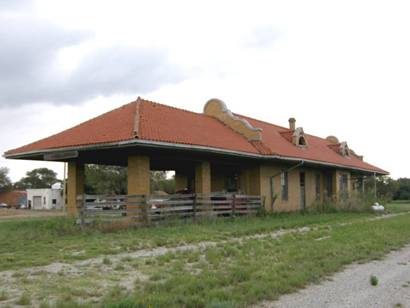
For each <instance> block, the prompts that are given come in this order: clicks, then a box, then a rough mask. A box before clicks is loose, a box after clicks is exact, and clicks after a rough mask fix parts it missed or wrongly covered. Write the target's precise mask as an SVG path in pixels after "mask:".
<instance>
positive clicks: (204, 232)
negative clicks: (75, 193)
mask: <svg viewBox="0 0 410 308" xmlns="http://www.w3.org/2000/svg"><path fill="white" fill-rule="evenodd" d="M369 215H371V214H352V213H350V214H349V213H336V214H309V215H303V214H276V215H271V216H266V217H252V218H236V219H235V220H222V219H221V220H216V221H208V222H203V223H197V224H192V223H181V224H177V225H174V226H161V227H155V228H139V229H128V230H119V231H113V232H108V233H107V232H103V231H100V230H96V229H86V230H81V229H80V228H79V227H78V226H77V225H75V222H74V220H72V219H69V218H65V217H49V218H42V219H40V218H32V219H26V220H13V221H0V243H2V245H0V258H1V262H0V270H7V269H22V268H24V267H32V266H40V265H47V264H50V263H52V262H73V261H76V260H83V259H88V258H92V257H97V256H101V255H111V254H117V253H120V252H127V251H135V250H138V249H143V248H153V247H158V246H176V245H180V244H186V243H196V242H200V241H217V240H221V239H227V238H230V237H235V236H243V235H248V234H255V233H263V232H270V231H274V230H277V229H279V228H294V227H300V226H305V225H313V224H319V225H320V224H327V223H336V222H344V221H351V220H352V219H356V220H357V219H364V218H366V217H369ZM28 251H29V252H30V253H27V252H28Z"/></svg>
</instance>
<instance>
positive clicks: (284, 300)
mask: <svg viewBox="0 0 410 308" xmlns="http://www.w3.org/2000/svg"><path fill="white" fill-rule="evenodd" d="M371 277H375V278H373V281H374V284H375V285H374V286H372V285H371V281H372V280H371V279H372V278H371ZM376 283H377V284H376ZM409 288H410V245H407V246H406V247H404V248H402V249H400V250H398V251H394V252H392V253H390V254H389V255H387V256H386V258H385V259H383V260H381V261H373V262H369V263H366V264H353V265H349V266H348V267H347V268H346V269H345V270H344V271H343V272H340V273H337V274H336V275H334V276H332V278H331V279H328V280H325V281H323V282H321V283H320V284H317V285H311V286H309V287H308V288H306V289H303V290H301V291H299V292H297V293H294V294H287V295H284V296H282V297H280V298H279V300H278V301H273V302H262V303H260V304H258V305H255V307H254V308H257V307H258V308H270V307H275V308H282V307H283V308H293V307H294V308H297V307H305V308H316V307H329V308H340V307H410V292H409Z"/></svg>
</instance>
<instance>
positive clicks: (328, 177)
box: [325, 173, 333, 198]
mask: <svg viewBox="0 0 410 308" xmlns="http://www.w3.org/2000/svg"><path fill="white" fill-rule="evenodd" d="M325 177H326V178H325V185H326V196H327V197H328V198H331V197H332V194H333V176H332V174H330V173H328V174H326V175H325Z"/></svg>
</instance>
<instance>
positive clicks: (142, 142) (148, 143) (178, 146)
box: [3, 139, 388, 175]
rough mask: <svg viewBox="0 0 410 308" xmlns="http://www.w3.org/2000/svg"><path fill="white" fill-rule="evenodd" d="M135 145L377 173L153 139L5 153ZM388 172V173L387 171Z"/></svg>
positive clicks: (83, 149)
mask: <svg viewBox="0 0 410 308" xmlns="http://www.w3.org/2000/svg"><path fill="white" fill-rule="evenodd" d="M135 145H141V146H143V147H149V148H169V149H180V150H191V151H204V152H207V153H214V154H224V155H232V156H237V157H243V158H258V159H263V160H279V161H291V162H296V161H299V162H301V161H304V162H305V163H309V164H313V165H319V166H327V167H333V168H341V169H349V170H358V171H362V172H367V173H372V174H373V173H375V171H374V170H368V169H363V168H357V167H351V166H346V165H341V164H333V163H327V162H322V161H317V160H310V159H303V158H297V157H289V156H281V155H277V154H275V155H262V154H254V153H247V152H241V151H232V150H225V149H218V148H212V147H206V146H200V145H188V144H178V143H170V142H163V141H151V140H139V139H138V140H126V141H120V142H111V143H103V144H92V145H83V146H72V147H61V148H54V149H46V150H41V151H30V152H25V153H19V154H9V155H7V154H6V153H5V154H3V157H5V158H11V159H13V158H15V159H23V158H27V157H30V156H33V155H44V154H48V153H54V152H59V151H70V150H78V151H85V150H96V149H97V150H98V149H110V148H117V147H132V146H135ZM376 174H379V175H385V173H381V172H376ZM386 174H388V173H386Z"/></svg>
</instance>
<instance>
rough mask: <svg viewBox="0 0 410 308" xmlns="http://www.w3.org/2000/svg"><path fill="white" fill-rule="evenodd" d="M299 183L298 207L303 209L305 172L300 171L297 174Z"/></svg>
mask: <svg viewBox="0 0 410 308" xmlns="http://www.w3.org/2000/svg"><path fill="white" fill-rule="evenodd" d="M299 184H300V208H301V209H302V210H304V209H305V208H306V189H305V173H304V172H301V173H300V174H299Z"/></svg>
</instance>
